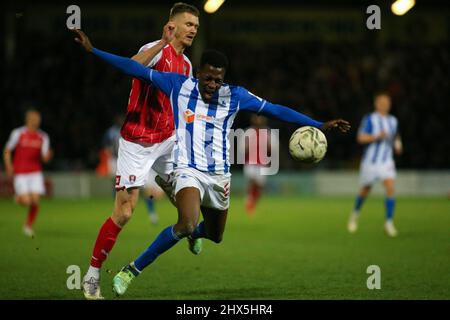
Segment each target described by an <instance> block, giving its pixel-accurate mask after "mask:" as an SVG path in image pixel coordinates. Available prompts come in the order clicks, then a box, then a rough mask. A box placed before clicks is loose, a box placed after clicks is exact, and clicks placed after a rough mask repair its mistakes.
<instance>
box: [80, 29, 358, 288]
mask: <svg viewBox="0 0 450 320" xmlns="http://www.w3.org/2000/svg"><path fill="white" fill-rule="evenodd" d="M76 33H77V38H76V41H77V42H79V43H80V44H81V45H82V46H83V47H84V49H85V50H86V51H88V52H92V53H94V54H95V55H96V56H98V57H99V58H101V59H103V60H105V61H106V62H108V63H110V64H112V65H113V66H115V67H117V68H118V69H120V70H121V71H123V72H124V73H126V74H129V75H132V76H133V77H137V78H140V79H142V80H143V81H147V82H151V83H152V84H153V85H154V86H155V87H157V88H158V89H159V90H161V91H163V92H164V93H165V94H166V95H167V96H168V97H169V98H170V101H171V105H172V110H173V116H174V122H175V129H176V144H175V147H174V150H173V155H174V194H175V200H176V205H177V209H178V221H177V223H176V224H175V225H173V226H169V227H167V228H166V229H164V230H163V231H162V232H161V233H160V234H159V235H158V236H157V238H156V239H155V240H154V241H153V243H152V244H151V245H150V246H149V247H148V248H147V249H146V250H145V251H144V252H143V253H142V254H141V255H140V256H139V257H138V258H137V259H136V260H135V261H134V262H132V263H130V264H129V265H128V266H126V267H124V268H123V269H122V271H121V272H119V273H118V274H117V275H116V276H115V277H114V280H113V285H114V286H113V288H114V291H115V292H116V294H118V295H122V294H124V293H125V291H126V290H127V288H128V286H129V284H130V283H131V281H132V280H133V279H134V278H135V277H136V276H137V275H138V274H139V273H140V272H142V270H143V269H144V268H145V267H147V266H148V265H149V264H150V263H152V262H153V261H154V260H155V259H156V258H157V257H158V256H159V255H160V254H161V253H163V252H165V251H167V250H168V249H170V248H171V247H172V246H174V245H175V244H176V243H177V242H178V241H179V240H180V239H182V238H184V237H188V240H189V244H190V250H191V251H192V252H193V253H194V254H198V253H199V252H200V250H201V242H200V239H201V238H206V239H209V240H211V241H214V242H216V243H219V242H221V241H222V235H223V232H224V229H225V224H226V219H227V213H228V206H229V194H230V177H231V173H230V159H229V149H230V141H229V138H228V134H229V133H230V129H231V125H232V124H233V120H234V118H235V116H236V114H237V113H238V112H239V111H240V110H246V111H251V112H255V113H258V114H263V115H266V116H268V117H273V118H276V119H279V120H283V121H286V122H291V123H295V124H297V125H299V126H305V125H309V126H314V127H316V128H320V129H321V130H329V129H332V128H337V129H339V130H340V131H341V132H347V131H348V130H349V129H350V124H349V123H348V122H347V121H345V120H341V119H338V120H331V121H328V122H325V123H323V122H319V121H316V120H313V119H311V118H309V117H308V116H306V115H304V114H301V113H299V112H296V111H294V110H292V109H290V108H287V107H284V106H281V105H276V104H272V103H270V102H268V101H266V100H264V99H261V98H259V97H257V96H255V95H253V94H251V93H250V92H248V91H247V90H246V89H244V88H242V87H239V86H232V85H227V84H225V83H224V77H225V71H226V69H227V66H228V61H227V58H226V57H225V56H224V55H223V54H222V53H220V52H217V51H213V50H210V51H206V52H204V53H203V55H202V58H201V63H200V68H199V71H198V73H197V78H189V77H186V76H184V75H180V74H176V73H163V72H158V71H156V70H153V69H148V68H145V67H143V66H142V65H141V64H139V63H136V62H135V61H133V60H131V59H128V58H123V57H119V56H116V55H113V54H110V53H107V52H104V51H101V50H98V49H95V48H93V46H92V45H91V43H90V41H89V39H88V38H87V37H86V35H84V33H82V32H81V31H79V30H77V31H76ZM200 212H202V214H203V218H204V219H203V221H202V222H201V223H199V224H197V223H198V220H199V213H200Z"/></svg>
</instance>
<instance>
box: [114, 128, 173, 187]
mask: <svg viewBox="0 0 450 320" xmlns="http://www.w3.org/2000/svg"><path fill="white" fill-rule="evenodd" d="M174 143H175V135H173V136H171V137H170V138H168V139H166V140H164V141H163V142H160V143H153V144H141V143H135V142H130V141H127V140H125V139H123V138H120V140H119V152H118V158H117V172H116V189H117V190H120V189H128V188H132V187H142V186H144V185H145V183H146V182H147V180H148V177H149V172H150V169H153V170H155V172H156V173H157V174H159V175H160V176H161V177H162V178H163V179H167V178H168V175H169V174H170V173H171V172H172V171H173V161H172V160H173V159H172V149H173V146H174Z"/></svg>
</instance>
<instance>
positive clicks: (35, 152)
mask: <svg viewBox="0 0 450 320" xmlns="http://www.w3.org/2000/svg"><path fill="white" fill-rule="evenodd" d="M6 148H8V149H9V150H11V151H13V150H14V158H13V167H14V173H15V174H21V173H31V172H39V171H42V160H41V159H42V156H43V155H45V154H47V153H48V151H49V149H50V139H49V138H48V135H47V134H46V133H45V132H44V131H42V130H37V131H29V130H28V129H27V127H25V126H23V127H20V128H16V129H14V130H13V131H12V132H11V135H10V137H9V140H8V142H7V143H6Z"/></svg>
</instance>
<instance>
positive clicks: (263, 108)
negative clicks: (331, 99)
mask: <svg viewBox="0 0 450 320" xmlns="http://www.w3.org/2000/svg"><path fill="white" fill-rule="evenodd" d="M240 99H241V100H240V108H241V109H242V110H247V111H252V112H256V113H261V114H263V115H266V116H268V117H271V118H275V119H278V120H281V121H284V122H290V123H295V124H297V125H299V126H312V127H316V128H318V129H321V130H322V131H328V130H330V129H339V130H340V131H341V132H344V133H345V132H347V131H349V130H350V123H349V122H348V121H345V120H342V119H335V120H330V121H327V122H320V121H317V120H314V119H312V118H310V117H308V116H307V115H305V114H303V113H300V112H297V111H295V110H293V109H291V108H288V107H285V106H282V105H278V104H273V103H270V102H268V101H265V100H263V99H261V98H259V97H257V96H255V95H253V94H250V93H249V92H248V91H247V90H245V89H244V88H241V92H240Z"/></svg>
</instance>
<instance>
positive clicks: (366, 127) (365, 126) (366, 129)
mask: <svg viewBox="0 0 450 320" xmlns="http://www.w3.org/2000/svg"><path fill="white" fill-rule="evenodd" d="M358 133H359V134H372V133H373V126H372V120H371V117H370V115H366V116H364V118H363V119H362V120H361V125H360V126H359V130H358Z"/></svg>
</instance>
